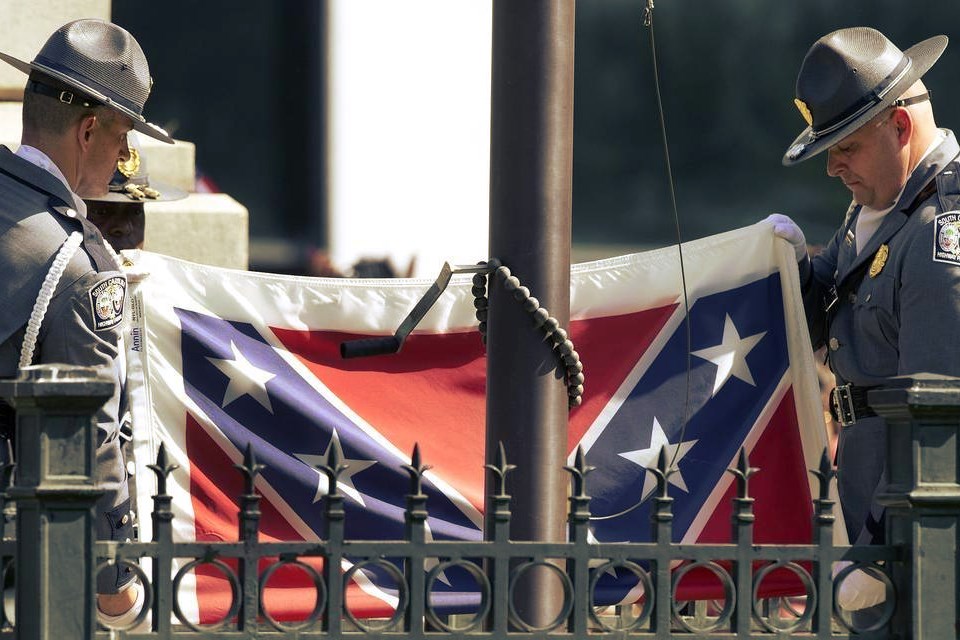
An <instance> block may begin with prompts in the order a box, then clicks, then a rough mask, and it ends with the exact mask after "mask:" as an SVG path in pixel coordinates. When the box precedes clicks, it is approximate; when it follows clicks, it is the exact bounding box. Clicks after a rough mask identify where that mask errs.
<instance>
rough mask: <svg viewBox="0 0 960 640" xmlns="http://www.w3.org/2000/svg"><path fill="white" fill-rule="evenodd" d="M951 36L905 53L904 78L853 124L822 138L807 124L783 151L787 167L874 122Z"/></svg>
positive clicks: (926, 42)
mask: <svg viewBox="0 0 960 640" xmlns="http://www.w3.org/2000/svg"><path fill="white" fill-rule="evenodd" d="M947 42H948V38H947V36H934V37H932V38H927V39H926V40H924V41H923V42H920V43H917V44H915V45H913V46H912V47H910V48H909V49H907V50H906V51H904V52H903V53H904V55H905V56H907V57H909V58H910V60H911V61H912V63H913V64H912V65H911V66H910V70H909V71H908V72H907V74H906V75H904V77H903V78H902V79H901V80H900V81H899V82H897V83H896V84H895V85H893V86H892V87H891V88H890V90H889V91H887V93H886V94H884V96H883V99H882V100H880V102H878V103H877V104H875V105H874V106H872V107H871V108H870V109H867V110H866V111H865V112H864V113H862V114H860V115H859V116H857V117H856V118H854V119H853V120H851V121H850V122H849V123H847V124H845V125H844V126H842V127H840V128H839V129H837V130H836V131H832V132H830V133H829V134H828V135H825V136H823V137H821V138H815V139H814V138H813V137H812V131H813V128H812V127H807V128H806V129H804V130H803V132H802V133H801V134H800V135H799V136H797V137H796V139H795V140H794V141H793V142H792V143H791V144H790V146H789V147H787V151H786V153H784V154H783V164H784V166H787V167H789V166H791V165H794V164H798V163H800V162H803V161H804V160H809V159H810V158H812V157H813V156H815V155H817V154H818V153H820V152H822V151H824V150H825V149H828V148H829V147H832V146H833V145H835V144H836V143H838V142H840V141H841V140H843V139H844V138H846V137H847V136H849V135H850V134H852V133H853V132H854V131H856V130H857V129H859V128H860V127H862V126H863V125H865V124H866V123H868V122H870V120H872V119H873V117H874V116H876V115H877V114H878V113H880V112H881V111H883V110H884V109H886V108H887V107H889V106H890V105H891V104H893V102H894V101H895V100H896V99H897V98H899V97H900V96H901V95H903V92H904V91H906V90H907V89H909V88H910V87H911V86H913V83H914V82H916V81H917V80H919V79H920V78H921V77H922V76H923V74H925V73H926V72H927V71H929V70H930V67H932V66H933V65H934V63H936V61H937V60H939V59H940V56H941V55H942V54H943V52H944V50H945V49H946V48H947Z"/></svg>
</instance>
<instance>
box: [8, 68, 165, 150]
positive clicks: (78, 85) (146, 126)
mask: <svg viewBox="0 0 960 640" xmlns="http://www.w3.org/2000/svg"><path fill="white" fill-rule="evenodd" d="M0 60H3V61H4V62H6V63H7V64H9V65H10V66H12V67H15V68H17V69H19V70H20V71H22V72H23V73H25V74H27V75H30V73H31V72H33V71H39V72H40V73H45V74H47V75H48V76H51V77H53V78H56V79H57V80H59V81H60V82H63V83H64V84H66V85H67V86H68V87H73V88H74V89H78V90H80V91H82V92H83V93H84V94H86V95H88V96H90V97H91V98H93V99H94V100H96V101H98V102H101V103H103V104H104V105H106V106H108V107H110V108H112V109H115V110H116V111H119V112H120V113H122V114H123V115H125V116H127V117H128V118H130V119H131V120H132V121H133V128H134V129H136V130H137V131H139V132H140V133H142V134H144V135H146V136H150V137H151V138H154V139H155V140H160V141H161V142H166V143H167V144H174V140H173V138H171V137H170V135H169V134H168V133H167V132H166V131H164V130H163V129H161V128H160V127H158V126H157V125H155V124H152V123H150V122H147V121H146V119H145V118H144V117H143V116H142V115H140V114H138V113H135V112H133V111H131V110H130V109H127V108H126V107H124V106H123V105H121V104H119V103H117V102H116V101H115V100H111V99H110V98H109V97H107V96H105V95H103V93H101V92H100V91H97V90H96V89H94V88H93V87H91V86H89V85H86V84H84V83H82V82H79V81H78V80H77V79H76V78H72V77H70V76H68V75H66V74H64V73H61V72H60V71H57V70H56V69H51V68H50V67H47V66H45V65H42V64H37V63H36V62H24V61H23V60H19V59H17V58H14V57H13V56H11V55H8V54H6V53H0Z"/></svg>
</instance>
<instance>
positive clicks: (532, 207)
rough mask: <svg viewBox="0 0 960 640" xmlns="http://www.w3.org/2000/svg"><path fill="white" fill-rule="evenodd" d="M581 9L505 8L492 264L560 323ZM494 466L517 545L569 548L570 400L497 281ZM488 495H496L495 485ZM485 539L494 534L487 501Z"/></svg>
mask: <svg viewBox="0 0 960 640" xmlns="http://www.w3.org/2000/svg"><path fill="white" fill-rule="evenodd" d="M575 6H576V4H575V0H524V1H523V2H517V0H493V53H492V86H491V131H490V256H491V257H492V258H498V259H499V260H501V261H502V263H503V264H504V265H506V266H507V267H509V268H510V270H511V271H512V272H513V274H514V275H516V276H517V277H518V278H519V279H520V280H521V282H522V283H523V284H524V285H525V286H527V287H528V288H529V289H530V292H531V294H532V295H533V296H535V297H536V298H537V299H538V300H539V301H540V304H541V305H542V306H544V307H546V308H547V309H548V310H549V311H550V313H551V314H552V315H553V316H554V317H555V318H556V319H557V320H559V322H560V324H561V326H566V325H567V324H568V321H569V308H570V229H571V221H570V220H571V198H572V195H571V194H572V175H573V49H574V15H575ZM489 296H490V306H489V316H488V333H487V336H488V342H487V357H488V359H487V425H486V461H487V463H491V464H492V463H494V462H495V460H494V458H495V455H496V452H497V448H498V444H499V443H501V442H502V443H503V445H504V449H505V451H506V455H507V460H508V462H510V463H511V464H515V465H516V466H517V468H516V470H515V471H513V472H512V473H511V474H510V475H509V476H508V477H507V480H508V485H507V487H508V491H509V493H510V494H511V495H512V496H513V500H512V502H511V512H512V513H513V516H512V520H511V527H510V531H511V536H510V537H511V539H512V540H543V541H559V540H563V539H565V526H564V521H565V514H566V496H567V492H566V484H565V483H566V478H565V477H564V473H563V470H562V467H563V464H564V462H565V458H566V447H567V393H566V389H565V386H564V383H563V378H562V369H561V367H560V366H559V363H558V360H557V357H556V355H555V353H554V352H553V351H552V350H551V348H550V347H551V343H550V342H549V341H546V340H544V339H543V334H542V332H540V331H537V330H536V329H535V328H534V325H533V323H532V321H531V317H530V315H529V314H528V313H526V312H525V311H523V309H522V308H521V306H520V304H519V303H518V302H517V301H516V300H514V299H513V296H512V295H511V294H510V293H508V292H506V291H505V290H504V288H503V287H502V286H501V285H500V283H499V282H497V281H496V280H495V279H493V278H492V279H491V283H490V288H489ZM487 482H488V485H487V486H488V491H487V495H488V496H489V495H490V494H491V491H490V490H489V489H491V488H492V486H493V485H491V484H490V479H489V478H488V481H487ZM486 513H487V521H486V526H485V530H486V532H487V533H488V534H489V533H490V532H491V531H492V522H491V516H492V508H491V504H490V502H489V498H488V503H487V510H486ZM520 587H521V588H519V589H518V590H517V592H516V596H515V602H516V604H517V607H518V610H519V611H520V612H521V617H523V619H524V620H525V621H526V622H527V623H528V624H545V623H546V622H547V621H549V620H552V619H553V618H554V617H555V616H556V614H557V612H558V609H559V603H560V602H561V600H562V592H561V590H560V584H559V581H558V580H557V578H556V576H553V575H551V574H550V573H549V572H548V571H547V570H540V571H534V572H532V575H531V576H530V579H529V580H526V581H525V583H524V584H522V585H520Z"/></svg>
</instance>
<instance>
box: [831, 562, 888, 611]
mask: <svg viewBox="0 0 960 640" xmlns="http://www.w3.org/2000/svg"><path fill="white" fill-rule="evenodd" d="M851 564H853V563H851V562H849V561H843V562H838V563H837V564H836V568H835V569H834V571H833V575H834V577H836V575H837V574H838V573H840V571H842V570H843V569H844V568H846V567H848V566H850V565H851ZM886 599H887V588H886V586H885V585H884V583H883V582H881V581H880V580H878V579H876V578H875V577H873V575H872V574H870V573H867V572H866V571H863V570H862V569H856V570H855V571H851V572H850V573H848V574H847V575H846V576H845V577H844V578H843V582H841V583H840V589H839V590H838V591H837V604H839V605H840V608H842V609H846V610H847V611H856V610H857V609H866V608H867V607H872V606H874V605H877V604H880V603H881V602H883V601H884V600H886Z"/></svg>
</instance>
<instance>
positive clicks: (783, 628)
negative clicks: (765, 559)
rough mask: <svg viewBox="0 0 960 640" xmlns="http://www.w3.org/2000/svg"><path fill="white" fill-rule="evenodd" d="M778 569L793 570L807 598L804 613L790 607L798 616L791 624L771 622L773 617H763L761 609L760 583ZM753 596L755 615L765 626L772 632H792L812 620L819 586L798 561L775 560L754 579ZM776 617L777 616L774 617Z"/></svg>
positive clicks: (792, 612)
mask: <svg viewBox="0 0 960 640" xmlns="http://www.w3.org/2000/svg"><path fill="white" fill-rule="evenodd" d="M777 569H787V570H788V571H790V572H792V573H793V574H794V575H796V576H797V577H798V578H800V582H801V583H803V590H804V595H805V596H806V598H807V605H806V608H805V609H804V610H803V613H802V614H800V615H797V614H796V611H794V610H793V608H790V613H791V615H795V616H796V620H794V621H793V622H792V623H790V624H784V625H780V624H776V623H774V622H771V621H770V620H771V617H770V616H768V617H766V618H765V617H763V612H762V611H761V610H760V600H761V599H760V597H759V595H760V584H761V583H762V582H763V580H764V578H766V577H767V576H768V575H770V574H771V573H773V572H774V571H776V570H777ZM752 595H753V597H752V601H753V602H752V607H753V617H754V618H755V619H756V621H757V622H759V623H760V624H761V625H763V627H764V628H765V629H766V630H767V631H770V632H772V633H792V632H794V631H796V630H797V629H799V628H800V627H802V626H803V625H805V624H807V623H808V622H810V620H812V619H813V612H814V611H816V609H817V587H816V585H814V583H813V578H812V577H811V576H810V574H809V573H808V572H807V570H806V569H804V568H803V567H802V566H800V565H799V564H797V563H796V562H789V561H785V560H780V561H778V562H773V563H771V564H768V565H767V566H765V567H764V568H763V569H761V570H760V571H758V572H757V573H756V575H755V576H754V579H753V594H752ZM773 619H776V618H773Z"/></svg>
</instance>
